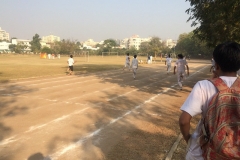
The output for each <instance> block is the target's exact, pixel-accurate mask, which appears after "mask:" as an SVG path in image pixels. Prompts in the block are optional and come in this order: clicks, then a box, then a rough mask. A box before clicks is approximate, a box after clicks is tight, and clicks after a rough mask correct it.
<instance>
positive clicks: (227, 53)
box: [179, 42, 240, 160]
mask: <svg viewBox="0 0 240 160" xmlns="http://www.w3.org/2000/svg"><path fill="white" fill-rule="evenodd" d="M232 57H234V59H233V58H232ZM213 58H214V60H215V72H216V73H217V75H219V77H220V78H221V79H222V80H223V81H224V82H225V84H226V85H227V86H228V87H231V85H232V84H233V83H234V82H235V80H236V79H237V77H236V73H237V70H239V68H240V45H239V44H238V43H235V42H226V43H222V44H219V45H218V46H217V47H216V48H215V49H214V51H213ZM217 92H218V91H217V88H216V87H215V86H214V85H213V84H212V83H211V82H210V81H208V80H201V81H198V82H197V83H196V84H195V86H194V87H193V89H192V91H191V93H190V95H189V96H188V98H187V99H186V101H185V102H184V104H183V105H182V107H181V110H182V114H181V115H180V118H179V126H180V130H181V133H182V135H183V138H184V140H185V141H186V142H187V143H188V147H187V154H186V160H203V157H202V150H201V148H200V146H199V144H198V142H197V139H198V138H199V135H200V131H201V126H202V121H201V120H200V121H199V123H198V125H197V127H196V129H195V131H194V132H193V134H190V121H191V119H192V117H194V116H196V115H198V114H201V115H202V117H204V116H205V114H206V112H207V109H208V104H209V102H210V101H211V99H212V97H213V96H214V95H215V94H216V93H217Z"/></svg>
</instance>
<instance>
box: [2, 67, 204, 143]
mask: <svg viewBox="0 0 240 160" xmlns="http://www.w3.org/2000/svg"><path fill="white" fill-rule="evenodd" d="M206 67H207V66H205V67H204V68H206ZM204 68H202V69H204ZM202 69H200V70H199V71H196V72H195V73H193V74H191V75H190V76H189V77H191V76H193V75H194V74H196V73H198V72H200V71H201V70H202ZM189 77H187V78H189ZM167 78H169V77H167ZM167 78H164V79H162V80H165V79H167ZM187 78H186V79H187ZM162 80H161V81H162ZM154 83H159V81H158V82H154ZM152 84H153V83H151V84H149V85H152ZM149 85H147V86H149ZM176 85H177V83H176V84H174V85H172V86H171V88H173V87H175V86H176ZM171 88H167V89H165V90H164V91H162V92H160V93H159V94H157V95H155V96H153V97H152V98H150V99H149V100H147V101H145V102H144V103H143V104H145V103H148V102H150V101H152V100H153V99H155V98H156V97H157V96H158V95H161V94H162V93H165V92H167V91H168V90H170V89H171ZM136 90H139V89H134V90H132V91H130V92H127V93H124V94H122V95H119V96H118V97H121V96H123V95H126V94H129V93H131V92H133V91H136ZM116 98H117V97H114V98H112V99H116ZM112 99H108V100H107V101H111V100H112ZM65 103H69V102H65ZM102 103H103V102H99V103H98V104H96V106H98V105H100V104H102ZM85 105H86V104H85ZM139 107H140V106H137V107H135V108H134V109H132V110H135V109H137V108H139ZM88 108H89V107H87V108H85V109H83V110H80V111H75V112H74V113H71V114H69V115H64V116H62V117H60V118H57V119H55V120H52V121H50V122H48V123H45V124H41V125H37V126H31V127H30V128H29V130H27V131H25V132H24V133H28V132H32V131H34V130H36V129H40V128H42V127H44V126H47V125H49V124H51V123H55V122H58V121H60V120H64V119H66V118H69V117H70V116H71V115H74V114H79V113H81V112H82V111H85V110H87V109H88ZM128 112H130V113H131V112H132V111H128ZM128 112H127V113H128ZM122 118H123V117H120V118H117V119H116V120H115V121H117V120H119V119H122ZM110 124H112V123H110ZM100 129H101V128H100ZM16 136H17V135H14V136H12V137H10V138H8V139H6V140H4V141H2V142H0V146H1V145H6V144H8V143H11V142H14V141H16V140H18V139H14V138H15V137H16Z"/></svg>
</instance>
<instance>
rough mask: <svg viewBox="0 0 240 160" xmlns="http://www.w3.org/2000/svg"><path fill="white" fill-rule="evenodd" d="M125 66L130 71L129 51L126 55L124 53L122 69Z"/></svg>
mask: <svg viewBox="0 0 240 160" xmlns="http://www.w3.org/2000/svg"><path fill="white" fill-rule="evenodd" d="M126 67H127V68H128V69H129V71H130V57H129V53H127V55H126V58H125V66H124V67H123V70H124V69H125V68H126Z"/></svg>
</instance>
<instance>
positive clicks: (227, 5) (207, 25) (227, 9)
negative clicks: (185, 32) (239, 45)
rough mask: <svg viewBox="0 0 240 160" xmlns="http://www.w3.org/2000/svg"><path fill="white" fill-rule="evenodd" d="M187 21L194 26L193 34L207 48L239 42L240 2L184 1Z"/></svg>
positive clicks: (232, 0)
mask: <svg viewBox="0 0 240 160" xmlns="http://www.w3.org/2000/svg"><path fill="white" fill-rule="evenodd" d="M186 1H189V2H190V5H191V7H190V8H189V9H187V10H186V12H187V13H188V14H189V15H190V17H189V19H188V21H192V26H196V29H195V30H194V31H193V32H194V34H195V35H196V36H197V37H198V38H199V39H200V40H202V41H206V43H207V45H208V46H216V45H217V44H219V43H222V42H224V41H236V42H240V11H239V10H240V0H201V1H199V0H186Z"/></svg>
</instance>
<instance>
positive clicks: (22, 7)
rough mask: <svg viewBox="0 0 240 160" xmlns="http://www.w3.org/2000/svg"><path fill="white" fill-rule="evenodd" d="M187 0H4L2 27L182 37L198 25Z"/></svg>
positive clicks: (70, 34)
mask: <svg viewBox="0 0 240 160" xmlns="http://www.w3.org/2000/svg"><path fill="white" fill-rule="evenodd" d="M189 7H190V4H189V2H185V0H1V3H0V27H1V28H2V29H3V30H5V31H7V32H8V33H9V34H10V37H17V38H19V39H30V40H31V39H32V37H33V36H34V35H35V33H37V34H39V35H40V37H42V36H47V35H49V34H53V35H55V36H59V37H60V38H61V39H71V40H78V41H85V40H87V39H90V38H91V39H93V40H94V41H101V40H105V39H108V38H113V39H124V38H129V37H130V36H132V35H134V34H137V35H139V36H140V37H141V38H147V37H152V36H157V37H159V38H161V39H163V40H165V39H167V38H171V39H174V40H177V39H178V36H179V34H182V33H188V32H190V31H192V30H193V29H194V28H192V27H191V22H188V23H187V22H186V21H187V19H188V17H189V15H188V14H186V13H185V10H186V9H188V8H189Z"/></svg>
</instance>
